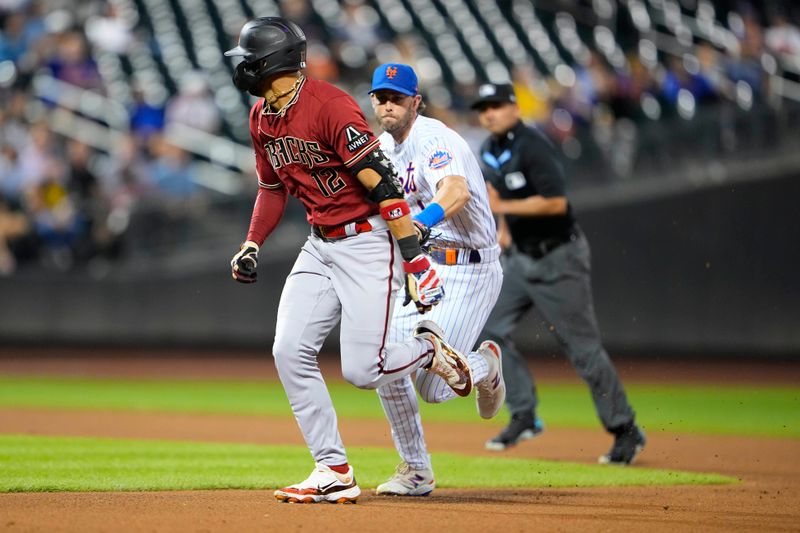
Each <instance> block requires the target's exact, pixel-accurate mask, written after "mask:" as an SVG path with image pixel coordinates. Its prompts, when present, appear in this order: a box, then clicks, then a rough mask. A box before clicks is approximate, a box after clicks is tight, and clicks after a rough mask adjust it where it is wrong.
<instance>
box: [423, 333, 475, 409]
mask: <svg viewBox="0 0 800 533" xmlns="http://www.w3.org/2000/svg"><path fill="white" fill-rule="evenodd" d="M414 336H415V337H417V338H419V339H425V340H427V341H429V342H430V343H431V344H433V348H434V353H433V359H431V365H430V366H429V367H427V368H425V370H427V371H428V372H431V373H433V374H436V375H437V376H439V377H441V378H442V379H443V380H445V382H446V383H447V384H448V385H449V386H450V388H451V389H453V391H454V392H455V393H456V394H458V395H459V396H469V393H470V392H472V371H471V370H470V368H469V363H468V362H467V358H466V357H465V356H463V355H462V354H461V353H460V352H459V351H458V350H456V349H455V348H453V347H452V346H450V344H448V343H447V341H446V340H444V331H442V328H440V327H439V325H438V324H436V322H433V321H432V320H422V321H420V322H419V323H418V324H417V326H416V327H415V328H414Z"/></svg>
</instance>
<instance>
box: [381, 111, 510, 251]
mask: <svg viewBox="0 0 800 533" xmlns="http://www.w3.org/2000/svg"><path fill="white" fill-rule="evenodd" d="M378 138H379V139H380V141H381V148H382V149H383V151H384V153H385V154H386V155H387V156H388V157H389V159H391V160H392V163H393V164H394V165H395V168H396V169H397V173H398V174H399V175H400V182H401V183H402V184H403V192H404V193H405V195H406V200H407V201H408V205H409V207H410V208H411V214H412V216H413V215H416V214H417V213H419V212H420V211H422V210H423V209H424V208H425V206H426V205H428V203H429V202H430V201H431V199H432V198H433V196H434V195H435V194H436V186H437V184H438V183H439V181H440V180H441V179H442V178H444V177H446V176H453V175H455V176H463V177H464V178H466V180H467V187H468V188H469V192H470V194H471V195H472V200H470V201H469V202H467V204H466V205H465V206H464V208H463V209H461V210H460V211H459V212H458V213H456V214H455V215H453V216H452V217H451V218H449V219H447V220H443V221H442V222H440V223H439V224H437V225H436V227H434V228H433V232H432V236H433V238H432V240H431V242H432V243H433V244H438V245H440V246H446V247H452V248H469V249H473V250H480V249H486V248H494V247H495V246H497V244H496V243H497V240H496V238H497V237H496V230H495V224H494V218H493V217H492V212H491V210H490V209H489V200H488V198H487V195H486V184H485V182H484V180H483V174H482V173H481V169H480V165H479V164H478V160H477V159H476V158H475V155H474V154H473V153H472V151H471V150H470V148H469V145H468V144H467V142H466V141H465V140H464V139H463V138H462V137H461V136H460V135H458V134H457V133H456V132H455V131H453V130H451V129H450V128H448V127H447V126H445V125H444V124H443V123H442V122H440V121H438V120H435V119H432V118H428V117H424V116H418V117H417V118H416V120H415V121H414V124H413V125H412V126H411V132H410V133H409V135H408V137H407V138H406V140H405V141H403V142H402V143H401V144H399V145H398V144H396V143H395V142H394V138H392V136H391V135H390V134H389V133H385V132H384V133H383V134H381V135H380V137H378Z"/></svg>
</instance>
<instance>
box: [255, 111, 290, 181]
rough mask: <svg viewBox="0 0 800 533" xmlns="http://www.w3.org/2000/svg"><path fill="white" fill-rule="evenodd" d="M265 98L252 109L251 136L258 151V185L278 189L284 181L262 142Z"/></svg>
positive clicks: (256, 151)
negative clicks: (260, 120)
mask: <svg viewBox="0 0 800 533" xmlns="http://www.w3.org/2000/svg"><path fill="white" fill-rule="evenodd" d="M262 107H263V100H259V101H258V102H256V103H255V104H254V105H253V107H252V108H251V109H250V138H251V140H252V141H253V149H254V150H255V153H256V174H257V175H258V186H259V187H264V188H267V189H278V188H281V187H283V183H282V182H281V180H280V179H279V178H278V175H277V174H276V173H275V170H274V169H273V168H272V163H270V160H269V156H268V154H267V150H266V149H265V148H264V143H262V142H261V132H260V127H259V119H260V117H261V108H262Z"/></svg>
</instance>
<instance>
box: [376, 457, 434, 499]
mask: <svg viewBox="0 0 800 533" xmlns="http://www.w3.org/2000/svg"><path fill="white" fill-rule="evenodd" d="M435 487H436V481H434V479H433V470H431V469H425V470H414V469H412V468H411V467H410V466H408V463H406V462H405V461H403V462H402V463H400V464H399V465H397V470H395V473H394V475H393V476H392V477H391V478H389V480H388V481H387V482H386V483H381V484H380V485H378V488H377V489H375V494H378V495H381V496H427V495H429V494H430V493H431V492H433V489H434V488H435Z"/></svg>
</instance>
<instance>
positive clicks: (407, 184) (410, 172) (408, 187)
mask: <svg viewBox="0 0 800 533" xmlns="http://www.w3.org/2000/svg"><path fill="white" fill-rule="evenodd" d="M416 170H417V169H415V168H414V162H413V161H409V162H408V168H406V175H405V177H403V176H400V184H401V185H402V186H403V191H404V192H405V193H406V194H409V193H412V192H417V183H416V181H414V171H416Z"/></svg>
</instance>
